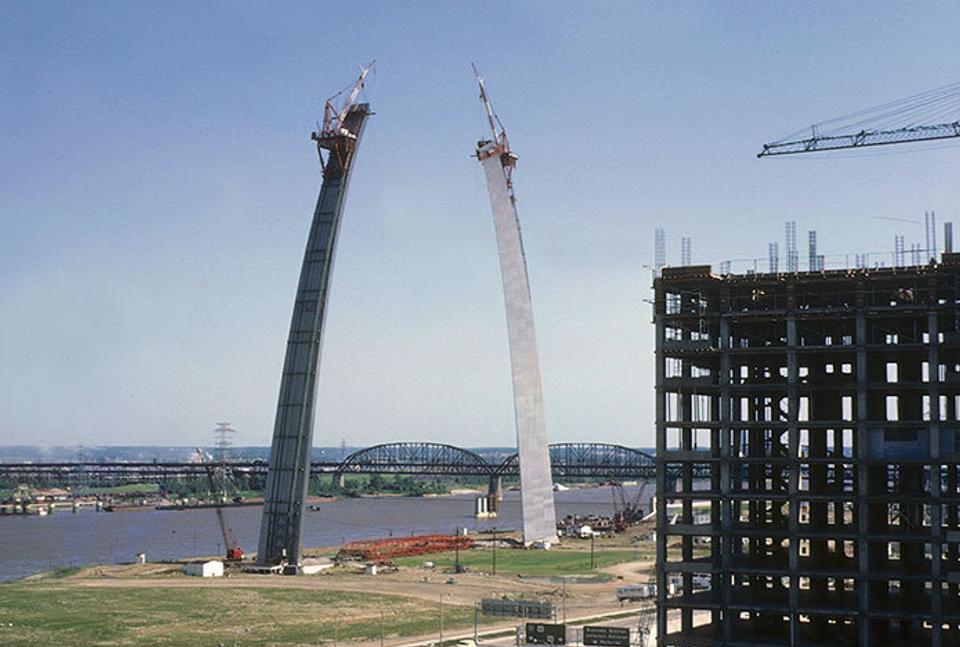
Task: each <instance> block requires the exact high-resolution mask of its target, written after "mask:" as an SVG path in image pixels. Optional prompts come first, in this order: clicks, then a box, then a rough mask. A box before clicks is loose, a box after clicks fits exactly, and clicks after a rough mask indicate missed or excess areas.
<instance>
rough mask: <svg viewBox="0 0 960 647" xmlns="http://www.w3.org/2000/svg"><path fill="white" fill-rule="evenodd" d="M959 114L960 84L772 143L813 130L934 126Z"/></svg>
mask: <svg viewBox="0 0 960 647" xmlns="http://www.w3.org/2000/svg"><path fill="white" fill-rule="evenodd" d="M958 113H960V82H957V83H952V84H950V85H946V86H943V87H941V88H936V89H934V90H928V91H926V92H921V93H920V94H916V95H913V96H910V97H906V98H904V99H898V100H896V101H891V102H888V103H884V104H881V105H879V106H874V107H873V108H866V109H864V110H858V111H856V112H851V113H849V114H846V115H842V116H840V117H834V118H833V119H827V120H826V121H821V122H819V123H816V124H813V126H811V127H808V128H803V129H801V130H799V131H796V132H794V133H791V134H789V135H786V136H784V137H781V138H780V139H778V140H777V141H775V142H773V144H780V143H783V142H788V141H791V140H795V139H797V138H799V137H804V136H808V135H809V134H810V131H811V129H812V130H813V131H814V132H815V133H816V134H817V136H824V135H834V134H844V133H850V132H856V131H861V130H870V131H872V130H883V129H888V128H892V127H896V128H909V127H912V126H917V125H921V124H925V123H927V124H929V123H934V122H937V121H940V120H943V119H944V118H945V117H946V118H948V119H949V117H950V116H953V118H954V119H956V116H957V115H958Z"/></svg>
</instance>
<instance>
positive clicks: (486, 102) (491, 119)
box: [470, 63, 505, 146]
mask: <svg viewBox="0 0 960 647" xmlns="http://www.w3.org/2000/svg"><path fill="white" fill-rule="evenodd" d="M470 67H472V68H473V73H474V74H475V75H476V77H477V85H479V86H480V100H481V101H483V107H484V108H485V109H486V111H487V122H488V123H489V124H490V132H492V133H493V141H494V142H496V143H497V145H498V146H499V145H501V144H502V143H503V141H502V140H503V136H504V134H505V133H504V132H503V127H502V126H501V127H500V132H499V133H498V132H497V125H496V123H495V120H497V118H496V116H495V115H494V114H493V107H492V106H491V105H490V99H489V98H488V97H487V90H486V88H484V87H483V77H482V76H480V72H478V71H477V66H476V65H474V64H473V63H471V64H470Z"/></svg>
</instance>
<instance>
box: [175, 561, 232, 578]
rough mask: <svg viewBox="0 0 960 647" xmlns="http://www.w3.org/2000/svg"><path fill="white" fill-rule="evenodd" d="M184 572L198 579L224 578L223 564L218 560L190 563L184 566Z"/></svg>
mask: <svg viewBox="0 0 960 647" xmlns="http://www.w3.org/2000/svg"><path fill="white" fill-rule="evenodd" d="M183 572H184V573H186V574H187V575H193V576H196V577H223V562H221V561H220V560H216V559H212V560H210V561H206V562H190V563H188V564H184V565H183Z"/></svg>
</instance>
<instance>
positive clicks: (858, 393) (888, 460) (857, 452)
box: [654, 254, 960, 647]
mask: <svg viewBox="0 0 960 647" xmlns="http://www.w3.org/2000/svg"><path fill="white" fill-rule="evenodd" d="M654 287H655V292H656V301H655V322H656V334H657V338H656V351H657V355H656V367H657V369H656V370H657V468H658V477H657V479H658V481H657V490H658V493H659V494H660V496H659V497H658V502H657V527H658V532H657V555H658V561H657V581H658V589H657V592H658V598H659V599H658V602H659V607H658V609H659V610H658V638H657V644H658V645H659V646H661V647H664V646H667V645H690V646H693V645H724V646H734V645H743V646H746V645H764V646H767V645H770V646H773V645H809V646H813V645H818V646H819V645H823V646H826V645H844V644H846V645H861V646H867V645H869V646H871V647H880V646H887V645H889V646H893V645H910V646H911V647H920V646H927V645H930V646H940V645H958V644H960V523H958V521H960V516H958V512H960V467H958V463H960V445H958V442H960V441H958V438H957V429H958V424H960V423H958V414H960V254H944V255H943V259H942V261H941V262H940V263H936V262H933V261H931V263H930V265H927V266H919V267H897V268H881V269H871V270H868V269H858V270H847V271H842V270H841V271H814V272H806V273H795V272H794V273H789V274H778V273H768V274H748V275H725V276H717V275H714V274H712V273H711V271H710V267H709V266H692V267H677V268H665V269H664V270H663V272H662V274H661V276H660V277H659V278H656V279H655V281H654Z"/></svg>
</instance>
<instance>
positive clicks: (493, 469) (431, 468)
mask: <svg viewBox="0 0 960 647" xmlns="http://www.w3.org/2000/svg"><path fill="white" fill-rule="evenodd" d="M550 464H551V470H552V472H553V476H554V477H555V478H561V479H562V478H610V479H615V480H624V479H635V480H654V479H655V478H656V464H655V461H654V458H653V456H651V455H649V454H646V453H644V452H642V451H640V450H637V449H633V448H630V447H624V446H622V445H612V444H606V443H559V444H553V445H550ZM225 467H226V469H228V470H229V471H230V472H232V474H233V476H234V477H243V476H253V475H262V476H265V475H266V474H267V471H268V469H269V464H268V463H267V462H266V461H260V460H257V461H237V462H230V463H228V464H227V465H226V466H225ZM310 471H311V474H312V475H319V474H333V475H334V476H335V477H341V478H342V477H343V475H346V474H411V475H422V476H486V477H488V478H489V479H490V482H491V487H492V488H493V487H499V482H500V479H501V478H502V477H504V476H507V477H515V476H517V475H518V474H519V470H518V465H517V454H515V453H514V454H512V455H509V456H506V457H505V458H504V459H503V460H502V461H500V462H497V461H495V460H494V461H491V460H488V459H485V458H484V457H483V456H481V455H480V454H478V453H476V452H474V451H471V450H469V449H464V448H461V447H455V446H453V445H447V444H443V443H426V442H398V443H387V444H382V445H374V446H373V447H368V448H366V449H361V450H359V451H356V452H354V453H352V454H350V455H349V456H347V457H346V458H344V459H343V460H342V461H315V462H312V463H311V465H310ZM205 476H206V468H205V467H204V465H203V464H202V463H199V462H110V463H105V462H96V463H94V462H59V463H5V464H4V463H0V479H2V480H6V481H15V482H42V483H44V484H47V485H57V486H61V487H65V486H71V487H76V486H78V485H79V486H82V485H88V486H101V487H102V486H114V485H123V484H126V483H138V482H140V483H142V482H156V481H164V480H169V479H176V478H205ZM668 476H669V475H668Z"/></svg>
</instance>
